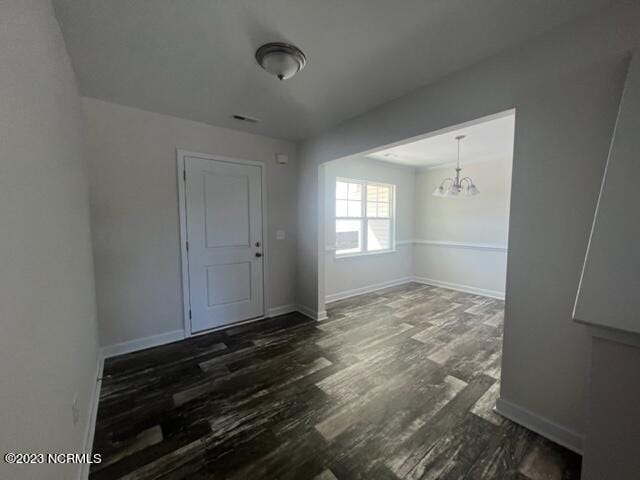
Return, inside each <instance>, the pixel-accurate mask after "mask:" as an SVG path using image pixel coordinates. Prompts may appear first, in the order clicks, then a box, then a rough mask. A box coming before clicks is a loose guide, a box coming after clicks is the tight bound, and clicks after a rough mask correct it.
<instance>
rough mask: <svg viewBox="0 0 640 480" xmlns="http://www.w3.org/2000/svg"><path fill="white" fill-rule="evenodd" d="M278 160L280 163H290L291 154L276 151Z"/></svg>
mask: <svg viewBox="0 0 640 480" xmlns="http://www.w3.org/2000/svg"><path fill="white" fill-rule="evenodd" d="M276 162H277V163H279V164H280V165H286V164H287V163H289V155H286V154H284V153H276Z"/></svg>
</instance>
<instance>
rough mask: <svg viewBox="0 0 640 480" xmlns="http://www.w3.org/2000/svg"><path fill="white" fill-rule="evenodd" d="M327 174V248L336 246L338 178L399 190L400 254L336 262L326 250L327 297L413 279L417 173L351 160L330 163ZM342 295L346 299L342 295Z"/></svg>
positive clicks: (412, 170)
mask: <svg viewBox="0 0 640 480" xmlns="http://www.w3.org/2000/svg"><path fill="white" fill-rule="evenodd" d="M324 171H325V179H326V181H325V198H324V202H325V212H326V215H325V222H326V223H325V234H326V236H325V238H326V240H325V245H326V246H327V247H331V246H334V245H335V187H336V177H343V178H351V179H355V180H369V181H373V182H382V183H390V184H393V185H395V186H396V205H395V211H396V217H395V224H396V225H395V228H396V251H394V252H389V253H380V254H374V255H363V256H353V257H346V258H335V251H333V250H329V249H325V265H326V275H325V282H326V294H327V295H328V296H329V298H330V299H331V298H336V296H342V295H344V294H345V293H347V294H348V293H349V292H353V291H355V290H358V289H362V288H367V287H371V286H375V285H381V284H386V283H389V282H393V281H396V280H402V279H405V280H406V279H407V278H408V277H410V276H413V265H412V264H413V245H412V244H411V243H410V242H409V241H410V240H411V239H412V238H413V217H414V215H413V211H414V204H415V197H414V185H415V178H414V173H415V171H414V169H413V168H410V167H405V166H401V165H392V164H390V163H385V162H379V161H376V160H371V159H366V158H358V157H355V158H347V159H343V160H337V161H335V162H330V163H327V164H326V165H325V166H324ZM341 294H342V295H341Z"/></svg>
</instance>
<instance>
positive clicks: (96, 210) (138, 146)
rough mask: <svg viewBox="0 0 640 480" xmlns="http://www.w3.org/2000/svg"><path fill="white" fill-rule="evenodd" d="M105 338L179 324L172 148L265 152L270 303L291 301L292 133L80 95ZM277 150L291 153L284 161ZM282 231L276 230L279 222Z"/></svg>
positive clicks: (114, 340) (257, 155) (258, 156)
mask: <svg viewBox="0 0 640 480" xmlns="http://www.w3.org/2000/svg"><path fill="white" fill-rule="evenodd" d="M83 105H84V112H85V116H86V120H87V129H88V140H87V142H88V148H89V166H90V172H89V173H90V180H91V214H92V223H93V245H94V255H95V264H96V290H97V292H98V319H99V325H100V341H101V343H102V345H113V344H118V343H122V342H126V341H130V340H135V339H140V338H145V337H149V336H153V335H158V334H163V333H167V332H172V331H176V330H180V329H182V328H183V327H184V323H183V322H184V320H183V313H182V287H181V274H180V271H181V267H180V230H179V222H178V190H177V188H178V187H177V171H176V148H183V149H186V150H192V151H196V152H201V153H210V154H219V155H224V156H228V157H234V158H241V159H245V160H254V161H260V162H264V163H265V165H266V175H267V187H266V188H267V225H266V232H267V239H268V245H267V251H266V252H265V257H266V259H267V262H268V269H269V274H268V277H267V278H266V291H265V293H266V300H267V306H268V307H269V308H274V307H279V306H283V305H291V304H295V303H296V297H295V293H296V281H295V279H296V270H295V268H296V267H295V265H296V230H297V219H296V213H295V212H296V210H295V209H296V198H297V197H296V195H297V185H296V179H297V166H296V159H295V146H294V145H293V144H292V143H289V142H286V141H282V140H275V139H271V138H268V137H262V136H258V135H251V134H247V133H243V132H238V131H234V130H228V129H224V128H217V127H212V126H209V125H205V124H203V123H197V122H191V121H188V120H183V119H179V118H175V117H170V116H167V115H160V114H156V113H150V112H146V111H143V110H138V109H134V108H129V107H124V106H120V105H115V104H111V103H106V102H103V101H99V100H94V99H89V98H85V99H83ZM275 153H286V154H288V155H289V164H288V165H278V164H276V163H275V159H274V155H275ZM279 229H280V230H285V232H286V239H285V240H276V238H275V232H276V230H279Z"/></svg>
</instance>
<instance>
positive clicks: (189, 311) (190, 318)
mask: <svg viewBox="0 0 640 480" xmlns="http://www.w3.org/2000/svg"><path fill="white" fill-rule="evenodd" d="M189 320H191V309H189Z"/></svg>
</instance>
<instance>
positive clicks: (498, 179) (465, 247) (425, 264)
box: [414, 156, 512, 297]
mask: <svg viewBox="0 0 640 480" xmlns="http://www.w3.org/2000/svg"><path fill="white" fill-rule="evenodd" d="M511 165H512V158H511V157H510V156H509V157H504V158H496V159H493V160H488V161H483V162H479V163H470V164H468V165H463V170H462V173H463V174H464V175H465V176H469V177H471V178H472V179H473V181H474V182H475V183H476V185H477V186H478V188H479V189H480V192H481V193H480V195H478V196H476V197H473V198H442V197H434V196H433V195H432V193H433V191H434V190H435V189H436V188H437V187H438V186H439V185H440V183H441V182H442V180H443V179H444V178H446V177H451V176H453V175H454V174H455V171H454V168H455V165H447V166H444V167H439V168H431V169H421V170H419V171H418V173H417V175H416V188H415V190H416V215H415V239H416V244H415V247H414V273H415V275H416V276H417V277H420V278H422V279H424V280H425V281H431V282H432V283H437V284H441V285H445V286H446V285H449V286H453V287H456V288H462V289H466V290H469V291H474V292H477V293H484V294H489V295H494V296H497V297H504V289H505V281H506V273H507V272H506V270H507V248H506V247H507V237H508V227H509V202H510V195H509V193H510V189H511Z"/></svg>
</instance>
